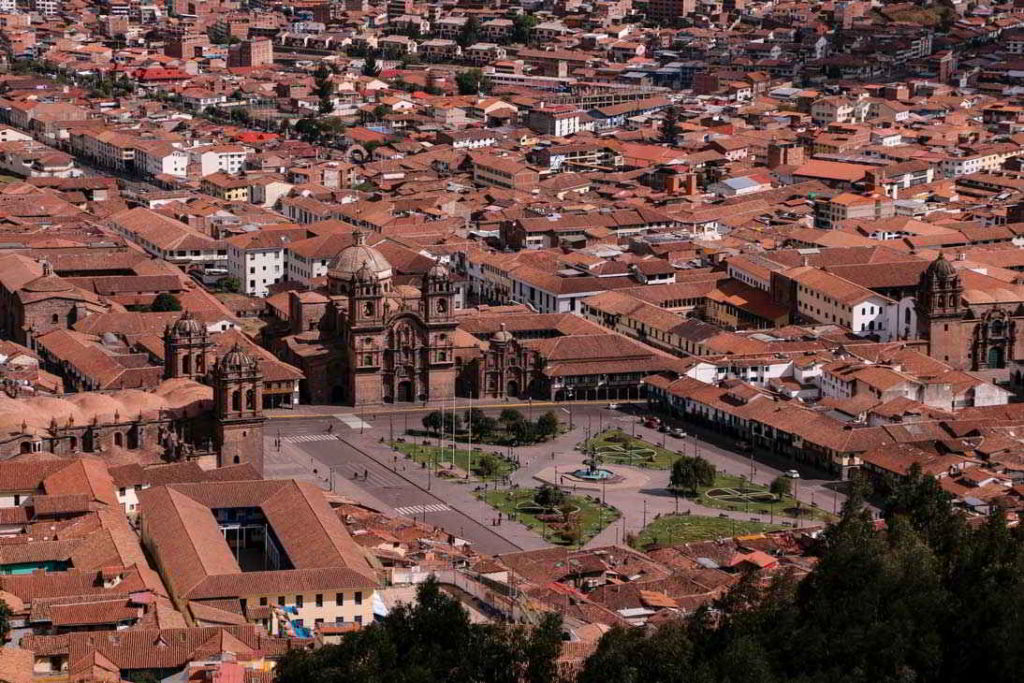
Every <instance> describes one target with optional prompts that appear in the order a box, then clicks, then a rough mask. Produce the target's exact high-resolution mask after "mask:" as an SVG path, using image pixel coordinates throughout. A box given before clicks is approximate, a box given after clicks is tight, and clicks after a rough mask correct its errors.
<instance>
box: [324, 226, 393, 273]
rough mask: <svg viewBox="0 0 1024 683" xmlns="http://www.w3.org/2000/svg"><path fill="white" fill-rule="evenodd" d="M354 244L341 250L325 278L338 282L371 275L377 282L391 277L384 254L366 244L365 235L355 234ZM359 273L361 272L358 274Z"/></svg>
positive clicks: (389, 267)
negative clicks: (357, 276)
mask: <svg viewBox="0 0 1024 683" xmlns="http://www.w3.org/2000/svg"><path fill="white" fill-rule="evenodd" d="M353 236H354V237H355V244H353V245H352V246H351V247H347V248H345V249H342V250H341V253H340V254H338V255H337V256H336V257H334V260H333V261H332V262H331V265H330V266H329V267H328V268H327V276H328V277H331V278H335V279H338V280H351V279H353V278H354V277H356V275H357V274H359V275H360V276H365V275H366V274H372V275H373V276H374V277H376V278H377V279H378V280H386V279H388V278H390V277H391V264H390V263H389V262H388V260H387V259H386V258H384V254H382V253H380V252H379V251H377V250H376V249H374V248H373V247H371V246H369V245H368V244H366V235H364V234H363V233H362V232H355V233H354V234H353ZM360 271H363V272H362V273H360Z"/></svg>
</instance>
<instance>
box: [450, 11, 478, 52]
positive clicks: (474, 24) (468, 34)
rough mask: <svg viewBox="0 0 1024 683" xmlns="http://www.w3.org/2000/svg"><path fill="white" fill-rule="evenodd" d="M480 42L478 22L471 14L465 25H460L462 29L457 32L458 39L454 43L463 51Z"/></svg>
mask: <svg viewBox="0 0 1024 683" xmlns="http://www.w3.org/2000/svg"><path fill="white" fill-rule="evenodd" d="M479 41H480V20H479V19H477V17H476V15H475V14H471V15H470V16H469V18H468V19H466V23H465V24H463V25H462V29H461V30H460V31H459V35H458V37H457V38H456V39H455V42H457V43H458V44H459V46H460V47H461V48H462V49H463V50H465V49H466V48H467V47H469V46H470V45H473V44H474V43H477V42H479Z"/></svg>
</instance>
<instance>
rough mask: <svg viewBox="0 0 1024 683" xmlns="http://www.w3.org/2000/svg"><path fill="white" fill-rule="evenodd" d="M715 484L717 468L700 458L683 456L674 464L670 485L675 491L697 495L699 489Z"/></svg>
mask: <svg viewBox="0 0 1024 683" xmlns="http://www.w3.org/2000/svg"><path fill="white" fill-rule="evenodd" d="M714 483H715V466H714V465H712V464H711V463H710V462H708V461H707V460H705V459H704V458H702V457H700V456H692V457H691V456H688V455H683V456H681V457H680V458H679V459H678V460H676V461H675V462H674V463H672V474H671V475H670V477H669V485H670V486H671V487H672V488H674V489H678V490H680V491H690V492H691V493H693V494H694V495H696V493H697V489H698V488H700V487H701V486H711V485H712V484H714Z"/></svg>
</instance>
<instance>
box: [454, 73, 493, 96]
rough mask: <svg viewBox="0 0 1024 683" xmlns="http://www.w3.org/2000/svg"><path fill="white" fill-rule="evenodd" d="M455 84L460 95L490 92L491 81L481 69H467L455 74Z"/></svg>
mask: <svg viewBox="0 0 1024 683" xmlns="http://www.w3.org/2000/svg"><path fill="white" fill-rule="evenodd" d="M455 86H456V87H457V88H458V89H459V94H460V95H477V94H480V93H486V92H488V91H489V90H490V89H491V82H490V80H489V79H488V78H487V77H486V76H484V72H483V71H481V70H480V69H466V70H465V71H460V72H459V74H458V75H456V76H455Z"/></svg>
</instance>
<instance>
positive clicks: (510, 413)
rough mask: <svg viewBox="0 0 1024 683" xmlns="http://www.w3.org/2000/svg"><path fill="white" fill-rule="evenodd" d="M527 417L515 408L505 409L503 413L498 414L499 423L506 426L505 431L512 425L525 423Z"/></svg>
mask: <svg viewBox="0 0 1024 683" xmlns="http://www.w3.org/2000/svg"><path fill="white" fill-rule="evenodd" d="M525 421H526V416H525V415H523V414H522V413H521V412H519V411H518V410H516V409H515V408H503V409H502V411H501V413H499V414H498V422H500V423H501V424H502V425H504V427H505V429H508V428H509V426H510V425H513V424H516V423H517V422H525Z"/></svg>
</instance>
